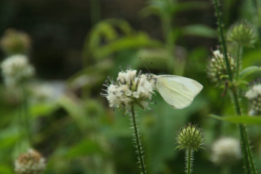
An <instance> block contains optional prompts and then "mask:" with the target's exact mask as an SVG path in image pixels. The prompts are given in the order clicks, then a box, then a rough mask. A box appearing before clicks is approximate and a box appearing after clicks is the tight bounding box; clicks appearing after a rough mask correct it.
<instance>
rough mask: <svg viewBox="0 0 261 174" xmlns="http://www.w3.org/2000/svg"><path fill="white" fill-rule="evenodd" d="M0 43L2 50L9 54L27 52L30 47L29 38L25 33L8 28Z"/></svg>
mask: <svg viewBox="0 0 261 174" xmlns="http://www.w3.org/2000/svg"><path fill="white" fill-rule="evenodd" d="M0 45H1V47H2V49H3V51H4V52H5V53H6V54H7V55H9V56H10V55H14V54H27V53H28V52H29V50H30V47H31V39H30V37H29V35H27V34H26V33H23V32H19V31H15V30H13V29H8V30H6V32H5V34H4V36H3V38H2V39H1V41H0Z"/></svg>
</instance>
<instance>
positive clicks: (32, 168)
mask: <svg viewBox="0 0 261 174" xmlns="http://www.w3.org/2000/svg"><path fill="white" fill-rule="evenodd" d="M45 165H46V164H45V159H44V158H43V157H42V155H41V154H40V153H39V152H37V151H35V150H33V149H29V150H28V152H27V153H24V154H21V155H20V156H19V157H18V158H17V159H16V161H15V172H16V174H41V173H42V172H43V171H44V170H45Z"/></svg>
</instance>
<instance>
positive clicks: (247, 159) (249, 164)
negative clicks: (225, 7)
mask: <svg viewBox="0 0 261 174" xmlns="http://www.w3.org/2000/svg"><path fill="white" fill-rule="evenodd" d="M214 6H215V10H216V15H217V20H218V28H219V32H220V33H219V34H220V40H221V44H222V47H223V52H224V58H225V61H226V67H227V71H228V75H229V80H230V82H231V83H232V85H233V75H232V73H231V69H230V64H229V61H228V57H227V46H226V40H225V37H224V32H223V27H222V22H221V16H220V9H219V2H218V0H214ZM231 91H232V96H233V100H234V105H235V109H236V113H237V115H239V116H240V115H241V110H240V105H239V101H238V96H237V88H236V87H235V86H232V88H231ZM239 130H240V137H241V141H242V143H241V148H242V153H243V157H244V159H243V161H244V166H245V170H246V173H248V174H251V173H253V174H256V173H257V172H256V168H255V165H254V162H253V157H252V153H251V149H250V145H249V140H248V135H247V132H246V127H245V125H243V124H240V125H239Z"/></svg>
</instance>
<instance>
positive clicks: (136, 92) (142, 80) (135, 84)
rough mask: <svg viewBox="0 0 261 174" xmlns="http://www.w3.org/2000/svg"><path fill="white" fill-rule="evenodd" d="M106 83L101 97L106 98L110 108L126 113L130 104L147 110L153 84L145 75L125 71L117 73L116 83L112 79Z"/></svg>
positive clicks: (130, 70)
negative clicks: (119, 109) (120, 109)
mask: <svg viewBox="0 0 261 174" xmlns="http://www.w3.org/2000/svg"><path fill="white" fill-rule="evenodd" d="M107 82H108V84H106V85H105V86H106V87H107V89H105V92H106V93H105V94H102V96H104V97H106V98H107V100H108V102H109V105H110V107H116V108H123V109H124V110H125V111H126V112H129V111H130V109H131V105H132V104H137V105H139V106H140V107H142V108H143V109H145V108H148V105H149V103H148V101H147V100H148V99H149V100H150V99H151V98H152V94H153V84H152V83H151V82H150V80H149V78H148V76H147V75H142V74H141V73H139V74H138V75H137V71H136V70H132V69H127V70H125V71H122V72H119V74H118V77H117V81H116V82H114V81H113V80H112V79H109V81H107ZM109 83H110V84H109Z"/></svg>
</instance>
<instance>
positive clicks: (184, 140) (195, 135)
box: [177, 124, 204, 151]
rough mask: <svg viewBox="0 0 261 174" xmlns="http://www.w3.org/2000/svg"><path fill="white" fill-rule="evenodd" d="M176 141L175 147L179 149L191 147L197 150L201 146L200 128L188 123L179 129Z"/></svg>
mask: <svg viewBox="0 0 261 174" xmlns="http://www.w3.org/2000/svg"><path fill="white" fill-rule="evenodd" d="M177 142H178V146H177V148H179V149H192V150H195V151H197V150H198V149H202V148H203V147H202V146H203V143H204V134H203V133H202V131H201V129H199V128H197V127H196V126H195V125H192V124H189V125H188V126H186V127H185V128H182V129H180V132H179V134H178V137H177Z"/></svg>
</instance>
